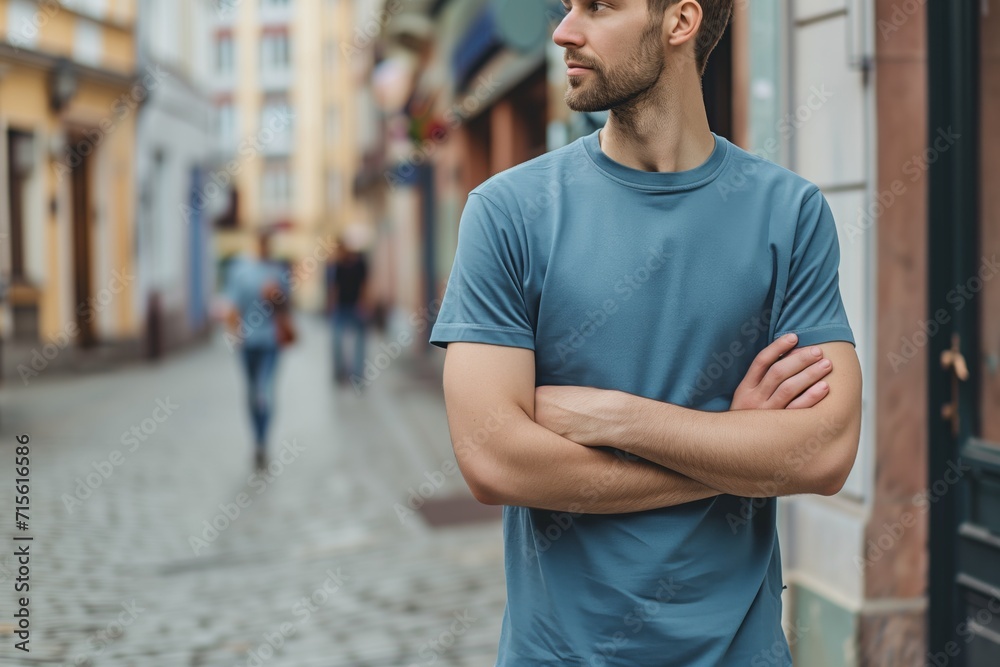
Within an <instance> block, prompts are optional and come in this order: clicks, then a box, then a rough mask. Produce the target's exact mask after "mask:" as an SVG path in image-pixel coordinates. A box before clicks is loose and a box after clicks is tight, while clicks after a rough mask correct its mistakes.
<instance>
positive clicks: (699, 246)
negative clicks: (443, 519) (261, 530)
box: [431, 0, 861, 667]
mask: <svg viewBox="0 0 1000 667" xmlns="http://www.w3.org/2000/svg"><path fill="white" fill-rule="evenodd" d="M564 5H565V8H566V10H567V13H566V15H565V17H564V18H563V20H562V21H561V23H560V24H559V26H558V27H557V29H556V31H555V34H554V37H553V39H554V41H555V42H556V43H557V44H558V45H559V46H561V47H563V48H564V49H565V59H566V61H567V65H568V68H569V69H568V70H567V72H568V76H569V89H568V92H567V96H566V100H567V103H568V104H569V106H570V107H571V108H573V109H575V110H579V111H596V110H602V109H608V110H610V117H609V120H608V122H607V124H606V125H605V126H604V127H603V128H602V129H601V130H599V131H596V132H594V133H593V134H591V135H589V136H585V137H583V138H581V139H580V140H578V141H575V142H574V143H572V144H570V145H569V146H566V147H563V148H561V149H559V150H556V151H553V152H551V153H549V154H547V155H543V156H541V157H539V158H536V159H534V160H532V161H530V162H527V163H525V164H522V165H519V166H518V167H515V168H513V169H510V170H508V171H506V172H504V173H501V174H499V175H497V176H495V177H493V178H491V179H489V180H488V181H486V182H485V183H483V184H482V185H480V186H479V187H477V188H476V189H475V190H474V191H473V192H472V194H471V195H470V196H469V199H468V203H467V205H466V208H465V210H464V212H463V215H462V220H461V224H460V227H459V238H458V249H457V255H456V258H455V264H454V267H453V269H452V273H451V276H450V278H449V282H448V285H447V288H446V290H445V296H444V300H443V302H442V307H441V310H440V314H439V316H438V319H437V321H436V323H435V326H434V328H433V330H432V333H431V343H433V344H435V345H437V346H439V347H447V355H446V358H445V368H444V390H445V398H446V402H447V410H448V420H449V426H450V429H451V438H452V441H453V444H454V446H455V451H456V457H457V459H458V462H459V467H460V469H461V471H462V474H463V476H464V477H465V479H466V481H467V482H468V484H469V486H470V488H471V490H472V492H473V494H474V495H475V496H476V498H478V499H479V500H480V501H481V502H484V503H489V504H498V505H503V506H504V507H503V521H504V524H503V529H504V541H505V569H506V577H507V609H506V612H505V614H504V617H503V623H502V630H501V639H500V646H499V658H498V662H497V665H501V666H517V667H527V666H531V667H537V666H540V665H553V666H554V665H560V666H567V665H574V666H577V665H579V666H583V665H587V666H590V665H605V666H609V667H610V666H619V665H620V666H626V665H627V666H630V667H634V666H637V665H641V666H643V667H647V666H656V667H661V666H670V667H735V666H737V665H739V666H741V667H745V666H747V665H781V666H787V665H791V664H792V663H791V657H790V651H789V647H788V643H787V641H786V639H785V636H784V633H783V631H782V628H781V625H780V618H781V607H782V602H781V591H782V588H783V586H782V574H781V559H780V553H779V548H778V539H777V531H776V518H775V503H776V497H777V496H784V495H791V494H798V493H815V494H822V495H832V494H834V493H837V492H838V491H839V490H840V488H841V487H842V486H843V484H844V482H845V480H846V478H847V476H848V474H849V472H850V470H851V467H852V465H853V462H854V459H855V456H856V452H857V447H858V438H859V434H860V414H861V374H860V366H859V363H858V359H857V355H856V354H855V351H854V347H853V346H854V342H855V341H854V336H853V333H852V330H851V328H850V325H849V323H848V320H847V316H846V313H845V310H844V306H843V303H842V300H841V295H840V289H839V282H838V266H839V260H840V254H839V246H838V242H837V234H836V228H835V224H834V220H833V217H832V215H831V212H830V209H829V206H828V205H827V202H826V200H825V198H824V197H823V195H822V194H821V193H820V192H819V189H818V188H817V187H816V186H815V185H812V184H811V183H809V182H807V181H806V180H804V179H802V178H800V177H798V176H796V175H795V174H793V173H791V172H789V171H787V170H784V169H782V168H780V167H778V166H776V165H774V164H771V163H769V162H767V161H765V160H762V159H760V158H757V157H755V156H753V155H751V154H749V153H747V152H745V151H743V150H741V149H739V148H737V147H736V146H734V145H732V144H731V143H729V142H728V141H726V140H725V139H724V138H722V137H718V136H716V135H714V134H713V133H712V132H711V131H710V129H709V126H708V122H707V119H706V112H705V108H704V104H703V101H702V94H701V88H700V78H701V75H702V74H703V72H704V68H705V63H706V60H707V58H708V55H709V53H710V52H711V51H712V49H713V48H714V47H715V45H716V44H717V42H718V40H719V39H720V37H721V35H722V33H723V31H724V29H725V27H726V25H727V23H728V21H729V19H730V16H731V12H732V5H733V2H732V0H609V1H608V2H593V1H591V0H572V2H570V1H569V0H566V2H565V3H564ZM792 333H794V334H797V335H796V336H791V335H790V334H792ZM449 343H450V344H449ZM796 345H798V347H797V348H796ZM793 348H795V349H793ZM814 352H815V354H814ZM751 408H755V409H751ZM784 408H789V409H784Z"/></svg>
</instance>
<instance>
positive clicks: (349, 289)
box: [326, 237, 369, 384]
mask: <svg viewBox="0 0 1000 667" xmlns="http://www.w3.org/2000/svg"><path fill="white" fill-rule="evenodd" d="M368 301H369V298H368V262H367V260H365V256H364V255H363V254H362V253H361V252H360V251H359V249H357V248H356V247H354V245H352V244H350V243H348V242H347V239H346V238H345V237H341V238H340V239H339V241H338V254H337V258H336V261H334V262H332V263H330V264H328V265H327V269H326V309H327V313H328V314H329V315H330V316H331V319H332V325H333V377H334V381H335V382H337V383H340V384H347V383H348V381H349V378H350V377H351V376H352V375H353V376H354V377H356V378H359V377H361V376H362V375H363V374H364V362H365V336H366V335H367V330H368V318H369V304H368ZM348 333H350V334H352V335H353V338H354V340H353V341H352V344H353V346H354V348H353V349H354V363H353V366H351V367H349V366H348V365H347V361H346V360H345V357H344V337H345V334H348Z"/></svg>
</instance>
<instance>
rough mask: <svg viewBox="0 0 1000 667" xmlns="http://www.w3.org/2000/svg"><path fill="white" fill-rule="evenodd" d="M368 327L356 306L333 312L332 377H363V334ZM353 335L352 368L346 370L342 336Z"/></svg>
mask: <svg viewBox="0 0 1000 667" xmlns="http://www.w3.org/2000/svg"><path fill="white" fill-rule="evenodd" d="M367 329H368V326H367V323H366V322H365V319H364V317H362V316H361V313H360V312H358V309H357V307H356V306H337V307H336V308H334V311H333V375H334V377H336V378H338V379H341V378H348V377H350V376H351V374H352V373H353V374H355V375H359V376H360V375H363V374H364V371H365V369H364V363H365V332H366V331H367ZM348 330H350V331H352V332H353V334H354V367H353V368H350V369H348V368H347V366H346V362H345V360H344V334H345V333H346V332H347V331H348Z"/></svg>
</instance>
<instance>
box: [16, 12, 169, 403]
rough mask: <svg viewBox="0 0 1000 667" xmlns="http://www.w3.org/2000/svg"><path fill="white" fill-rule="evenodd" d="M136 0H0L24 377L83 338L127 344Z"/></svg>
mask: <svg viewBox="0 0 1000 667" xmlns="http://www.w3.org/2000/svg"><path fill="white" fill-rule="evenodd" d="M135 12H136V7H135V3H134V2H132V0H90V1H84V0H77V1H75V2H62V3H59V2H55V1H53V0H40V1H29V0H3V1H2V2H0V154H2V160H0V174H2V177H0V211H2V214H0V235H2V239H3V243H2V244H0V248H2V249H3V252H0V280H2V283H3V285H4V287H5V289H4V296H3V301H2V303H0V337H2V339H3V341H4V343H5V344H4V348H5V349H4V350H3V366H4V367H5V371H6V372H5V373H4V375H5V376H6V377H8V378H10V377H12V376H13V377H15V378H17V379H19V381H23V382H25V383H29V382H31V381H32V380H33V379H34V378H35V377H37V376H38V375H39V374H41V373H44V372H46V371H47V370H48V369H49V368H50V367H51V366H53V365H62V364H64V363H66V362H68V361H70V360H72V359H75V358H76V353H77V351H78V350H79V349H80V348H83V349H90V348H101V349H102V350H112V349H115V350H121V349H125V348H127V349H128V350H129V353H133V352H135V350H136V349H137V346H138V339H139V336H140V331H141V322H140V317H139V314H138V312H137V310H136V294H137V292H136V289H137V285H136V281H135V270H136V266H135V255H134V253H133V244H134V243H135V228H134V217H133V211H134V199H135V187H134V186H135V127H136V118H137V115H138V109H139V107H140V106H141V104H142V102H143V100H144V99H145V98H146V96H147V95H148V94H149V92H150V91H151V90H155V89H156V87H158V86H159V85H161V83H162V76H161V75H160V73H159V72H157V71H150V72H147V73H141V74H137V72H136V61H135V38H134V24H135Z"/></svg>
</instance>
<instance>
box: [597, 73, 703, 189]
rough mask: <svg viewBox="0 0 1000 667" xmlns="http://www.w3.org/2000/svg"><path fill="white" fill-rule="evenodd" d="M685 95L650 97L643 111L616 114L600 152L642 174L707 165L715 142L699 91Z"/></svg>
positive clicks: (602, 137)
mask: <svg viewBox="0 0 1000 667" xmlns="http://www.w3.org/2000/svg"><path fill="white" fill-rule="evenodd" d="M687 92H688V94H686V95H685V94H683V93H682V94H680V95H678V94H676V93H675V94H670V95H662V96H660V99H650V98H647V99H646V100H644V102H643V104H642V107H641V108H635V107H631V108H627V109H620V110H612V112H611V114H610V116H609V118H608V122H607V124H606V125H605V126H604V128H603V129H602V130H601V131H600V134H599V135H598V139H599V141H600V144H601V150H602V151H603V152H604V154H605V155H607V156H608V157H609V158H611V159H612V160H614V161H615V162H617V163H619V164H623V165H625V166H626V167H631V168H633V169H638V170H640V171H649V172H672V171H687V170H689V169H694V168H695V167H698V166H700V165H702V164H704V162H705V161H706V160H708V158H709V157H710V156H711V155H712V151H713V150H714V149H715V138H714V137H713V136H712V131H711V129H710V128H709V126H708V117H707V114H706V112H705V103H704V101H703V99H702V96H701V88H700V86H699V87H698V89H697V91H687Z"/></svg>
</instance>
